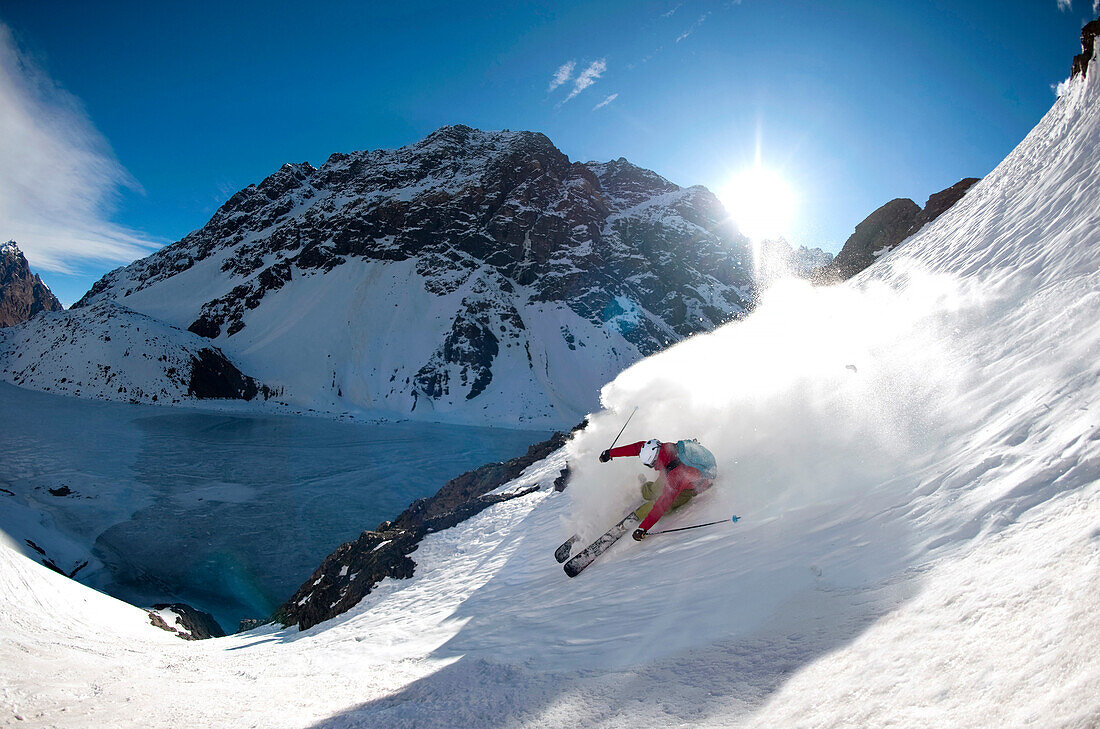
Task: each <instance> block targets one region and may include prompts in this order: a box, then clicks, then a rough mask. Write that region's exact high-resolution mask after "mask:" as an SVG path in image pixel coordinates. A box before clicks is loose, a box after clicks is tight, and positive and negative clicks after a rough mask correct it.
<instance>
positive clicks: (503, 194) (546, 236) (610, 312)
mask: <svg viewBox="0 0 1100 729" xmlns="http://www.w3.org/2000/svg"><path fill="white" fill-rule="evenodd" d="M726 217H727V216H726V214H725V211H724V210H723V209H722V207H721V205H720V204H719V202H718V201H717V199H716V198H715V197H714V196H713V195H712V194H711V193H710V192H709V191H707V190H706V189H705V188H701V187H693V188H681V187H679V186H677V185H675V184H673V183H671V182H669V181H668V180H665V179H664V178H662V177H661V176H660V175H657V174H656V173H654V172H652V171H649V170H645V169H643V168H640V167H637V166H635V165H632V164H631V163H629V162H627V161H626V160H625V159H622V158H620V159H617V160H614V161H612V162H606V163H597V162H592V163H586V164H582V163H577V162H572V161H570V159H569V158H568V157H567V156H566V155H565V154H564V153H563V152H561V150H559V149H558V148H557V147H555V146H554V144H553V143H552V142H551V141H550V140H549V139H548V138H547V137H546V136H545V135H543V134H540V133H537V132H526V131H507V130H505V131H483V130H478V129H473V128H471V127H467V126H462V125H456V126H448V127H442V128H441V129H438V130H436V131H435V132H432V133H431V134H429V135H428V136H427V137H425V138H424V139H422V140H420V141H418V142H415V143H413V144H410V145H407V146H405V147H401V148H399V149H389V150H387V149H379V150H371V151H360V152H351V153H346V154H334V155H332V156H330V157H329V158H328V160H327V161H326V162H325V163H324V164H322V165H321V166H320V167H316V168H315V167H313V166H311V165H309V164H306V163H302V164H297V165H284V166H283V167H281V168H280V169H279V170H277V171H276V172H275V173H273V174H272V175H271V176H269V177H268V178H266V179H265V180H263V181H262V182H260V183H259V184H258V185H253V186H249V187H247V188H245V189H244V190H241V191H240V192H238V193H237V194H235V195H234V196H233V197H232V198H230V200H229V201H227V202H226V203H225V205H223V206H222V207H221V208H220V209H219V210H218V211H217V213H215V215H214V216H213V217H212V218H211V220H210V222H208V223H207V224H206V225H205V226H203V227H202V228H201V229H199V230H197V231H195V232H193V233H191V234H190V235H188V236H187V237H186V238H184V239H183V240H181V241H179V242H177V243H175V244H172V245H171V246H168V247H167V248H165V249H162V250H161V251H158V252H157V253H155V254H153V255H152V256H149V257H148V258H146V259H143V260H141V261H137V262H136V263H134V264H132V265H130V266H128V267H127V268H124V269H119V270H117V271H113V272H112V273H110V274H108V275H107V276H105V277H104V278H103V279H102V280H101V281H99V282H97V283H96V285H95V286H94V287H93V288H92V290H91V291H90V292H89V293H88V295H87V296H85V297H84V299H82V300H81V301H80V302H78V304H77V306H82V305H86V304H88V303H91V302H93V301H96V300H98V299H100V298H117V299H121V300H124V301H125V304H126V305H127V306H129V307H132V308H134V309H136V310H138V311H146V312H148V313H150V314H153V315H155V316H161V317H166V318H167V320H168V321H169V322H170V323H172V324H173V325H175V326H179V327H181V328H185V329H190V330H191V331H192V332H195V333H197V334H199V335H201V336H204V337H207V338H212V339H218V340H219V345H220V346H222V348H223V349H225V350H226V351H227V353H229V354H240V355H241V362H242V364H243V365H244V366H245V367H249V368H251V367H253V365H255V366H256V367H259V368H260V369H259V370H258V371H269V370H271V368H272V365H271V364H270V360H271V359H272V358H274V359H279V358H288V357H290V358H291V359H299V358H300V357H301V356H302V355H301V354H300V353H297V352H295V353H294V354H293V356H291V355H288V354H287V352H286V351H285V349H284V348H287V347H289V348H293V347H294V345H293V344H292V342H293V341H294V340H295V338H296V337H306V338H307V339H311V338H312V337H314V336H316V330H323V331H325V332H327V333H328V335H329V339H328V340H327V341H324V342H318V343H316V344H315V345H311V351H315V354H316V358H314V359H312V360H311V363H310V364H309V366H308V367H306V366H305V365H301V364H300V365H298V366H297V369H298V370H299V371H300V372H302V371H306V370H313V371H314V374H313V375H311V378H315V379H317V380H318V381H316V382H311V384H310V385H308V387H306V388H305V389H307V390H313V391H317V389H318V388H319V387H321V386H322V385H321V383H322V382H323V383H327V384H326V385H325V386H324V389H325V390H326V391H331V392H332V393H333V395H334V396H335V399H336V401H337V402H335V403H329V404H327V405H326V407H331V406H334V405H335V406H339V405H340V402H342V401H346V400H348V399H351V398H354V400H353V403H351V404H355V405H357V406H363V407H378V406H380V405H382V404H384V405H385V407H386V408H387V409H394V410H398V411H400V412H417V413H419V411H422V410H424V408H425V407H427V408H429V409H430V410H431V411H433V412H438V411H439V410H440V409H444V410H448V411H452V410H464V409H465V410H468V409H470V408H471V407H473V408H478V409H481V410H501V409H510V410H511V411H512V415H509V418H511V417H513V416H514V417H516V418H517V419H527V418H531V419H539V418H547V417H550V412H551V411H554V412H559V413H560V420H558V419H557V416H554V419H555V420H556V421H557V422H559V423H560V422H570V421H575V420H576V419H577V418H578V417H579V416H581V415H583V414H584V413H585V412H587V409H588V408H589V407H590V406H592V405H594V404H595V397H596V392H597V390H598V387H599V386H600V385H601V384H603V382H605V381H607V379H610V377H611V376H613V375H614V374H615V373H617V372H618V371H619V370H620V369H621V368H622V367H624V366H627V365H629V364H630V363H632V362H633V361H635V360H636V359H638V358H639V357H641V356H644V355H648V354H650V353H652V352H655V351H657V350H658V349H661V348H663V347H665V346H668V345H669V344H672V343H674V342H676V341H678V340H680V339H682V338H683V337H686V336H689V335H691V334H694V333H696V332H700V331H705V330H708V329H711V328H713V327H715V326H717V325H718V324H720V323H722V322H724V321H727V320H729V319H730V318H733V317H736V316H740V315H741V314H742V313H744V312H745V311H746V309H747V308H748V305H749V304H748V302H749V301H750V300H751V289H752V287H753V283H752V280H751V273H750V270H751V267H750V266H748V252H747V247H746V241H745V240H744V238H743V237H741V236H740V235H739V234H738V233H737V231H736V230H735V229H734V227H733V226H732V225H731V224H730V223H729V222H728V221H727V219H726ZM169 280H175V281H178V282H179V283H174V284H172V285H171V286H169V288H170V289H171V290H172V291H173V296H174V297H175V298H174V300H173V302H172V304H171V305H170V306H166V304H165V302H164V300H163V298H162V297H160V296H158V295H157V294H156V293H155V292H156V291H157V290H158V289H160V288H161V287H162V286H167V285H168V283H167V282H168V281H169ZM322 280H324V284H323V285H322V283H321V282H322ZM183 282H189V284H188V285H187V286H184V284H183ZM394 287H397V288H394ZM307 291H310V292H314V293H313V294H310V295H309V297H308V300H307V299H303V298H301V297H306V296H307V295H306V292H307ZM187 292H194V295H193V296H192V295H190V294H188V293H187ZM395 297H397V298H395ZM322 300H323V301H324V302H325V303H324V304H319V303H317V302H319V301H322ZM292 301H293V302H295V303H294V304H293V306H294V307H296V308H295V309H294V310H293V311H291V310H289V309H284V307H289V306H292V304H291V303H290V302H292ZM402 301H403V302H404V304H401V303H400V302H402ZM414 301H415V303H414ZM318 307H320V308H318ZM364 307H365V308H364ZM169 309H170V310H169ZM276 311H278V312H281V313H280V314H278V315H277V314H275V312H276ZM413 311H421V312H423V316H424V317H427V318H422V319H420V320H415V321H406V319H408V318H409V317H414V316H416V314H414V313H413ZM303 312H306V313H303ZM279 317H282V318H283V319H289V321H290V322H291V323H290V324H287V323H285V322H277V321H276V319H278V318H279ZM312 317H316V320H314V319H312ZM306 319H310V321H311V322H312V324H311V325H310V326H311V327H312V328H313V329H314V330H315V331H314V332H307V331H306V330H305V329H302V330H300V331H299V330H297V329H295V327H298V326H301V327H305V326H306V325H305V323H304V322H305V320H306ZM322 319H324V320H323V321H322ZM410 329H411V331H407V330H410ZM276 331H277V332H278V334H275V332H276ZM265 332H267V333H266V334H265ZM411 339H416V341H415V343H413V342H411V341H410V340H411ZM422 339H423V340H425V341H421V340H422ZM399 341H400V342H402V344H400V345H398V342H399ZM259 342H263V343H264V344H263V347H269V348H275V349H278V352H270V353H269V355H268V357H269V361H268V362H266V363H260V362H252V361H250V359H249V358H250V357H258V356H259V354H258V353H259V349H257V347H259V346H260V345H259V344H258V343H259ZM429 342H430V343H429ZM395 346H400V347H401V348H403V351H401V352H398V353H393V354H390V353H388V352H386V353H384V352H383V349H384V348H387V347H395ZM348 358H351V359H348ZM505 370H507V371H508V373H509V374H507V375H506V376H505V375H503V374H502V373H503V372H504V371H505ZM352 371H354V372H352ZM341 372H347V375H346V378H345V377H344V376H342V375H341ZM577 372H581V373H584V374H583V375H581V376H580V377H581V378H582V380H583V382H581V381H575V382H572V383H571V384H569V385H568V386H567V387H566V389H567V390H569V391H570V394H569V395H568V396H564V397H563V396H562V395H561V393H560V392H558V388H559V387H561V385H560V383H557V382H555V380H557V379H558V378H564V377H568V378H571V379H573V380H577V378H578V375H577V374H576V373H577ZM286 376H287V377H293V378H297V377H300V375H293V376H292V375H290V374H289V373H286ZM282 378H283V375H282V374H278V373H276V374H274V375H273V376H271V377H268V376H265V377H264V380H265V382H268V381H270V382H272V383H274V384H277V385H283V384H284V380H283V379H282ZM342 380H343V382H342ZM589 380H591V382H589ZM368 382H369V386H368V384H367V383H368ZM285 385H286V386H287V387H286V391H287V392H288V393H293V392H294V391H295V389H296V388H295V386H294V385H292V384H291V383H290V382H288V381H287V382H285ZM547 389H549V391H551V394H546V392H545V391H546V390H547ZM506 391H507V393H506ZM521 392H522V393H526V394H525V395H524V396H522V397H521V396H520V395H519V393H521ZM535 392H543V393H544V394H541V395H533V394H531V393H535ZM581 392H585V395H584V396H583V397H581V395H580V393H581ZM528 394H529V395H531V397H532V398H533V399H530V400H526V399H525V397H526V395H528ZM326 397H327V396H326ZM581 400H586V402H585V404H583V405H582V404H581ZM490 401H492V402H493V403H494V404H492V405H490ZM467 403H469V404H468V405H467ZM507 403H510V404H507ZM536 403H537V404H536ZM551 403H554V404H551ZM563 403H571V404H570V405H568V406H564V405H563ZM479 404H480V405H479ZM418 409H419V410H418ZM536 413H537V415H536ZM525 421H526V420H525Z"/></svg>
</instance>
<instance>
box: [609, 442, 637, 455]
mask: <svg viewBox="0 0 1100 729" xmlns="http://www.w3.org/2000/svg"><path fill="white" fill-rule="evenodd" d="M643 445H645V441H644V440H640V441H638V442H637V443H631V444H630V445H624V446H619V447H618V448H612V449H611V450H609V451H605V453H607V455H608V456H610V457H611V458H622V457H623V456H636V455H638V454H639V453H641V452H642V446H643Z"/></svg>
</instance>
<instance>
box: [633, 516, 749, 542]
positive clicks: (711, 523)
mask: <svg viewBox="0 0 1100 729" xmlns="http://www.w3.org/2000/svg"><path fill="white" fill-rule="evenodd" d="M740 520H741V517H739V516H732V517H730V518H729V519H720V520H718V521H708V522H707V523H706V524H694V525H692V526H686V527H677V528H676V529H662V530H660V531H657V532H646V536H647V537H651V536H653V535H654V534H668V533H670V532H685V531H687V530H688V529H698V528H699V527H705V526H714V525H715V524H725V523H726V522H729V523H732V524H736V523H737V522H739V521H740Z"/></svg>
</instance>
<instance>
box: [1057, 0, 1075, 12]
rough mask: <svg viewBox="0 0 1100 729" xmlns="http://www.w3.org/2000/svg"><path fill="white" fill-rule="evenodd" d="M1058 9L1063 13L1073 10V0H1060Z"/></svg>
mask: <svg viewBox="0 0 1100 729" xmlns="http://www.w3.org/2000/svg"><path fill="white" fill-rule="evenodd" d="M1058 9H1059V10H1061V11H1062V12H1063V13H1064V12H1067V11H1070V10H1073V0H1058Z"/></svg>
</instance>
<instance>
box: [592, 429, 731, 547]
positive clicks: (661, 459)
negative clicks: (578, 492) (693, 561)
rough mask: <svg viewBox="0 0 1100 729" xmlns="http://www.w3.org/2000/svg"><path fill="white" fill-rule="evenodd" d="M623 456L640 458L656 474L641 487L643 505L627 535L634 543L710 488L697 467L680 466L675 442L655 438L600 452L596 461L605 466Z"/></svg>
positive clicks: (639, 508) (709, 483)
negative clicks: (636, 524) (665, 517)
mask: <svg viewBox="0 0 1100 729" xmlns="http://www.w3.org/2000/svg"><path fill="white" fill-rule="evenodd" d="M681 442H683V441H681ZM696 446H698V444H696ZM623 456H641V459H642V463H644V464H645V465H647V466H649V467H650V468H652V469H654V470H656V471H657V478H656V479H655V480H653V481H647V482H646V483H644V484H642V498H644V499H645V500H646V503H644V504H642V505H641V506H640V507H638V509H637V510H636V511H635V512H634V515H635V516H637V517H638V519H640V520H641V522H642V523H641V524H640V525H638V528H637V529H635V530H634V533H633V534H632V535H631V536H632V537H633V538H634V540H635V541H637V542H640V541H642V540H643V539H645V536H646V533H647V532H648V531H649V530H650V529H652V528H653V525H654V524H656V523H657V520H658V519H660V518H661V517H662V516H664V515H665V512H666V511H670V510H675V509H679V508H680V507H681V506H683V505H684V504H686V503H687V502H689V501H691V499H692V497H694V496H695V495H696V494H701V493H702V492H704V491H706V490H707V489H709V488H710V487H711V484H712V479H711V478H707V476H706V475H704V474H703V473H702V472H701V471H700V470H699V469H698V468H694V467H692V466H689V465H688V464H686V463H681V460H680V456H679V451H678V450H677V448H676V444H675V443H662V442H661V441H659V440H657V439H656V438H651V439H650V440H646V441H638V442H637V443H631V444H630V445H624V446H619V447H618V448H612V449H609V450H606V451H604V452H603V453H601V454H600V462H601V463H607V462H608V461H610V460H611V459H612V458H622V457H623ZM712 462H713V461H712ZM712 475H713V474H712Z"/></svg>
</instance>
